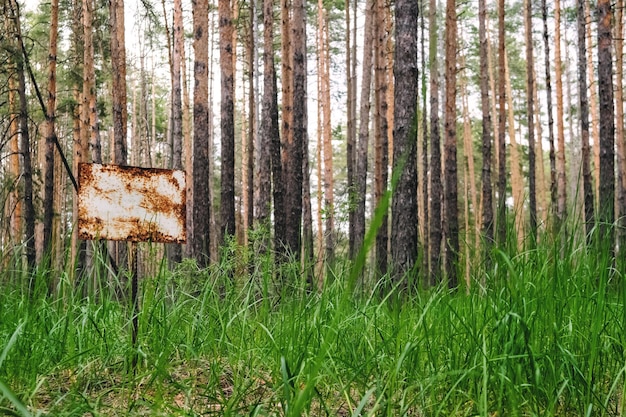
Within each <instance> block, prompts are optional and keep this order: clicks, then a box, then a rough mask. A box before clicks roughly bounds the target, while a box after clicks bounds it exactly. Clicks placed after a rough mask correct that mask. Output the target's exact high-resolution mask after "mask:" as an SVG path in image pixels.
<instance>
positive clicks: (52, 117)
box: [43, 0, 59, 293]
mask: <svg viewBox="0 0 626 417" xmlns="http://www.w3.org/2000/svg"><path fill="white" fill-rule="evenodd" d="M58 35H59V1H58V0H52V2H51V4H50V47H49V49H48V102H47V104H46V107H47V113H48V114H46V144H45V145H46V152H45V163H44V201H43V205H44V215H43V260H44V262H45V264H46V265H47V267H46V268H45V270H48V269H49V267H50V266H51V265H52V262H51V261H52V259H50V258H51V256H52V254H53V246H52V245H53V240H52V237H53V236H52V228H53V220H54V166H55V163H54V159H55V158H54V146H55V142H56V141H57V137H56V127H55V123H56V95H57V79H56V77H57V39H58ZM55 281H56V280H55V279H54V274H52V275H51V276H50V277H49V282H48V292H49V293H52V292H53V291H54V288H55V287H56V282H55Z"/></svg>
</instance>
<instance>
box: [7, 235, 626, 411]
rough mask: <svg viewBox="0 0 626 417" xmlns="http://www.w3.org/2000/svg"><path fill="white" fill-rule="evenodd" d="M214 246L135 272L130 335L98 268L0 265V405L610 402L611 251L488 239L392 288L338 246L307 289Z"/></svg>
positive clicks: (361, 407) (205, 407) (618, 277)
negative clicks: (519, 247)
mask: <svg viewBox="0 0 626 417" xmlns="http://www.w3.org/2000/svg"><path fill="white" fill-rule="evenodd" d="M228 253H229V255H225V256H224V257H223V258H222V260H221V262H220V263H217V264H214V265H212V266H211V267H209V268H208V269H205V270H201V269H198V268H197V267H196V265H195V264H194V263H193V262H189V261H186V262H184V263H182V264H181V265H179V266H178V267H177V268H176V269H175V270H174V271H168V270H167V268H165V267H164V265H163V264H162V265H161V266H160V267H159V268H155V270H154V271H153V272H154V273H153V274H150V275H145V276H143V277H142V279H141V280H140V294H141V308H140V312H139V317H138V326H139V338H138V342H137V344H136V346H134V345H133V344H132V342H131V328H132V308H131V306H130V304H129V302H128V301H126V300H125V299H123V298H120V297H119V296H116V295H115V293H114V291H111V290H110V289H111V287H112V286H113V284H111V282H110V274H109V275H108V277H109V278H107V275H106V274H105V275H103V278H101V282H100V285H99V286H98V287H96V288H91V289H90V290H89V291H83V289H82V288H76V287H75V285H74V280H73V279H71V278H70V276H71V274H69V272H68V271H65V272H61V273H59V274H58V276H57V277H55V278H56V281H57V282H58V287H57V291H56V295H55V296H49V295H48V292H47V285H46V283H45V282H44V281H46V279H48V278H47V277H49V274H50V272H46V273H42V272H39V273H37V274H36V275H35V276H34V278H33V282H34V283H35V285H34V286H30V288H29V286H26V285H23V283H21V279H20V280H16V278H15V277H16V274H15V271H12V272H11V274H10V275H9V273H6V274H5V275H2V277H0V282H2V288H1V291H0V347H1V348H0V349H1V350H0V414H5V415H18V416H27V415H46V416H75V415H93V416H114V415H163V416H165V415H167V416H176V415H178V416H200V415H202V416H206V415H220V416H239V415H250V416H301V415H308V416H360V415H363V416H365V415H374V416H402V415H406V416H452V415H453V416H473V415H480V416H493V415H499V416H530V415H532V416H535V415H536V416H552V415H567V416H613V415H622V414H623V411H624V410H623V408H624V406H623V395H624V390H625V389H626V388H625V387H626V385H625V384H624V380H625V378H626V373H625V371H626V356H625V353H624V352H625V349H624V347H625V339H626V329H625V328H624V326H625V323H626V311H625V309H624V298H625V297H626V292H625V291H624V286H623V276H622V274H621V272H620V270H619V267H617V266H615V262H614V259H613V258H611V257H610V256H609V255H606V256H602V255H601V253H600V254H599V253H597V252H594V251H588V250H586V249H585V247H584V246H580V247H576V246H575V245H572V246H571V247H568V248H566V249H565V251H563V248H562V247H561V246H558V245H556V244H554V245H553V244H549V243H544V244H540V245H539V247H538V248H535V249H532V250H527V251H523V252H520V253H517V254H515V255H511V256H509V255H507V254H506V253H505V252H504V251H499V250H493V252H492V253H491V254H490V255H489V256H488V261H478V262H477V263H476V265H472V271H471V280H472V282H471V286H470V288H461V289H458V290H456V291H450V290H448V288H447V286H446V285H445V284H442V285H441V286H438V287H434V288H426V289H424V288H421V289H419V290H415V291H412V292H401V291H400V289H399V288H404V287H398V288H391V289H387V288H388V287H387V286H386V282H387V281H386V279H385V278H386V277H383V278H382V279H381V280H378V281H375V282H369V280H367V279H363V278H362V277H360V278H359V280H358V282H350V281H351V280H350V279H348V277H351V276H352V277H355V276H359V274H355V273H352V272H353V271H352V269H351V268H352V267H353V266H351V265H350V264H348V263H343V264H341V263H338V264H337V265H334V266H333V267H332V268H328V269H326V273H327V274H328V276H329V277H332V279H327V280H326V285H325V287H324V288H323V289H321V290H318V289H313V288H312V287H311V284H310V280H309V279H307V277H305V276H304V275H306V274H305V273H300V272H299V271H300V268H299V267H298V266H297V265H293V264H291V265H283V266H282V267H281V268H280V269H278V268H277V267H276V266H275V265H274V263H273V261H272V259H271V257H270V256H269V255H257V256H254V257H253V256H251V254H249V253H246V252H245V250H244V249H242V248H233V250H232V251H230V252H228ZM17 276H20V277H23V276H24V274H17ZM107 279H108V281H107ZM120 282H126V280H120ZM114 284H116V285H117V284H118V283H114ZM466 290H467V291H466ZM134 357H137V358H138V361H137V365H136V366H135V367H133V366H132V362H133V361H132V358H134Z"/></svg>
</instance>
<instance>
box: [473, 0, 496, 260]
mask: <svg viewBox="0 0 626 417" xmlns="http://www.w3.org/2000/svg"><path fill="white" fill-rule="evenodd" d="M478 37H479V42H480V50H479V54H480V70H479V71H478V77H479V84H480V107H481V113H482V127H481V129H482V131H481V139H482V140H481V143H482V157H483V164H482V173H481V182H482V200H483V202H482V234H483V238H484V240H485V244H486V245H491V243H492V241H493V190H492V188H491V144H492V143H493V139H492V132H491V123H492V121H491V111H490V103H489V41H488V38H487V7H486V4H485V0H479V2H478ZM474 210H477V208H476V207H474ZM486 250H487V251H488V250H489V249H488V247H487V248H486Z"/></svg>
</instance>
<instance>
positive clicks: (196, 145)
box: [187, 0, 212, 267]
mask: <svg viewBox="0 0 626 417" xmlns="http://www.w3.org/2000/svg"><path fill="white" fill-rule="evenodd" d="M192 7H193V9H192V10H193V28H194V29H193V34H194V35H193V36H194V41H193V49H194V59H195V61H194V90H193V133H194V141H193V154H194V157H193V179H192V180H193V231H192V233H191V236H188V237H187V238H188V239H190V242H191V245H192V248H193V249H192V251H193V256H194V257H195V259H196V262H197V263H198V265H200V266H201V267H204V266H206V265H208V264H209V262H210V259H211V253H210V249H211V246H210V243H211V199H210V193H209V182H210V181H211V180H212V178H211V176H210V171H209V161H210V157H211V155H210V146H209V140H210V137H211V132H210V130H209V108H208V103H209V97H208V94H209V72H208V68H209V57H208V50H209V12H208V9H209V2H208V0H193V1H192Z"/></svg>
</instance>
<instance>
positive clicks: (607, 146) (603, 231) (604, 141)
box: [598, 0, 615, 249]
mask: <svg viewBox="0 0 626 417" xmlns="http://www.w3.org/2000/svg"><path fill="white" fill-rule="evenodd" d="M612 16H613V13H612V10H611V2H610V1H609V0H598V87H599V89H598V101H599V104H600V193H599V197H598V202H599V207H600V210H599V213H598V214H599V220H600V239H601V241H603V242H607V243H608V245H609V247H610V248H611V249H613V246H614V242H613V239H614V231H613V229H614V227H613V222H614V220H615V212H614V209H615V150H614V147H615V132H614V129H615V111H614V105H613V56H612V51H611V48H612V46H613V34H612V26H611V19H612Z"/></svg>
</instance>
